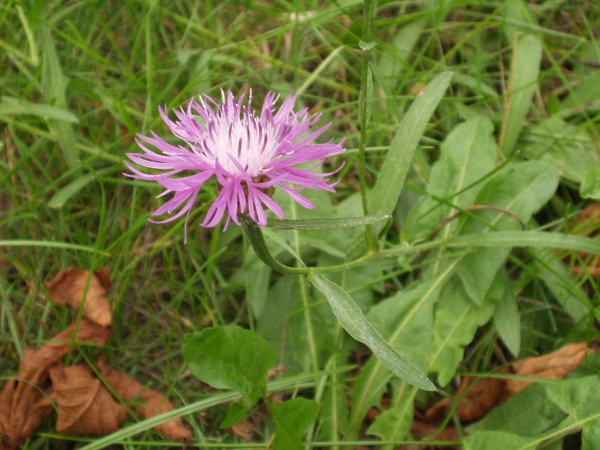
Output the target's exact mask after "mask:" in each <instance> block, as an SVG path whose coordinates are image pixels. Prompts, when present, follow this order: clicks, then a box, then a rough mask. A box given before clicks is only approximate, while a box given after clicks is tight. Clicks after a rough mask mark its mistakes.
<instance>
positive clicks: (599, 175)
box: [579, 166, 600, 200]
mask: <svg viewBox="0 0 600 450" xmlns="http://www.w3.org/2000/svg"><path fill="white" fill-rule="evenodd" d="M579 192H580V193H581V196H582V197H583V198H593V199H594V200H598V199H600V166H594V167H590V168H589V169H588V171H587V172H586V174H585V178H584V180H583V183H581V187H580V188H579Z"/></svg>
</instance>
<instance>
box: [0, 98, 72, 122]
mask: <svg viewBox="0 0 600 450" xmlns="http://www.w3.org/2000/svg"><path fill="white" fill-rule="evenodd" d="M18 114H28V115H32V116H38V117H43V118H46V119H55V120H61V121H63V122H69V123H77V122H79V119H78V118H77V116H75V114H73V113H71V112H69V111H67V110H66V109H63V108H59V107H57V106H51V105H44V104H42V105H39V104H37V103H30V102H26V101H24V100H18V99H16V98H12V97H6V96H3V97H2V101H1V102H0V116H9V115H18Z"/></svg>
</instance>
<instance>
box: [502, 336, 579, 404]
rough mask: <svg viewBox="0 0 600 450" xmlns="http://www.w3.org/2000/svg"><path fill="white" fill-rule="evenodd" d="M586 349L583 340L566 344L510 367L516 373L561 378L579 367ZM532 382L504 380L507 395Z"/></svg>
mask: <svg viewBox="0 0 600 450" xmlns="http://www.w3.org/2000/svg"><path fill="white" fill-rule="evenodd" d="M586 351H587V345H586V343H585V342H579V343H576V344H567V345H565V346H563V347H561V348H559V349H558V350H556V351H555V352H552V353H549V354H547V355H543V356H536V357H533V358H526V359H523V360H521V361H517V362H515V363H513V364H512V367H513V371H514V373H515V374H516V375H521V376H528V377H538V378H549V379H562V378H564V377H566V376H567V375H569V374H570V373H571V372H572V371H573V370H575V369H576V368H577V367H579V364H581V361H583V358H585V355H586ZM532 383H533V381H525V380H517V379H511V380H507V381H506V388H507V390H508V392H509V393H510V394H509V395H513V394H516V393H517V392H519V391H521V390H523V389H525V388H526V387H527V386H529V385H530V384H532Z"/></svg>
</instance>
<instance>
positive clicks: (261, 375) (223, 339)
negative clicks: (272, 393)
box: [181, 327, 275, 406]
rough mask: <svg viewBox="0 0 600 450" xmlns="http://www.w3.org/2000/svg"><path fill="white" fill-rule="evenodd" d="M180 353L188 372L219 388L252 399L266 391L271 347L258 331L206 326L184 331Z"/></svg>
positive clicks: (270, 364)
mask: <svg viewBox="0 0 600 450" xmlns="http://www.w3.org/2000/svg"><path fill="white" fill-rule="evenodd" d="M181 353H182V354H183V357H184V359H185V360H186V362H187V363H188V365H189V367H190V370H191V371H192V374H194V376H195V377H196V378H198V379H199V380H201V381H203V382H205V383H207V384H209V385H211V386H212V387H215V388H219V389H233V390H235V391H238V392H239V393H240V394H242V395H243V396H244V398H245V399H246V403H247V406H250V405H253V404H254V403H256V401H257V400H258V398H259V397H260V396H261V395H264V394H265V392H266V384H265V383H266V377H267V373H268V371H269V369H271V367H273V363H274V362H275V350H274V349H273V347H271V345H270V344H269V343H268V342H267V341H265V340H264V339H263V338H262V337H260V336H259V335H258V334H256V333H254V332H252V331H249V330H244V329H243V328H240V327H215V328H207V329H205V330H203V331H201V332H199V333H194V334H188V335H186V336H185V338H184V340H183V346H182V348H181Z"/></svg>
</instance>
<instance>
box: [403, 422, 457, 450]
mask: <svg viewBox="0 0 600 450" xmlns="http://www.w3.org/2000/svg"><path fill="white" fill-rule="evenodd" d="M439 428H440V427H439V426H437V425H432V424H430V423H428V422H424V421H421V420H419V419H415V420H413V423H412V424H411V425H410V433H411V434H412V436H413V438H415V439H425V438H428V439H430V440H432V441H455V442H456V443H458V442H459V441H460V437H459V436H458V433H457V431H456V428H454V427H450V426H449V427H446V428H444V429H443V430H442V431H440V432H438V431H439ZM463 434H466V433H463ZM443 448H444V449H445V450H450V449H453V448H459V447H446V446H444V447H443Z"/></svg>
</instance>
